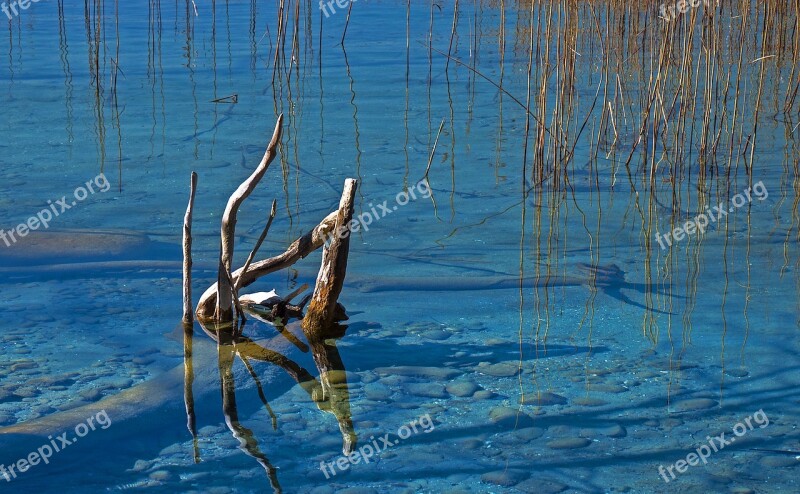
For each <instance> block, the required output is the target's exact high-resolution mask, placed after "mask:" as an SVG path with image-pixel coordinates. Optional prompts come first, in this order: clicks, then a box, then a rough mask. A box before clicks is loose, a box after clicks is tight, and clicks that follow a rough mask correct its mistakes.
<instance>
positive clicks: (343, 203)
mask: <svg viewBox="0 0 800 494" xmlns="http://www.w3.org/2000/svg"><path fill="white" fill-rule="evenodd" d="M357 184H358V182H357V181H356V180H353V179H352V178H349V179H347V180H345V183H344V191H343V192H342V198H341V200H340V201H339V211H337V213H336V224H335V226H334V234H333V235H331V242H330V245H328V246H326V247H325V249H324V251H323V254H322V264H321V266H320V269H319V274H318V275H317V284H316V286H315V287H314V295H313V296H312V297H311V304H309V306H308V313H307V314H306V316H305V318H304V319H303V332H304V333H305V334H306V337H308V338H309V339H312V337H314V336H324V335H325V333H326V331H327V330H328V328H330V327H331V326H332V325H333V323H334V322H335V321H336V320H342V319H344V318H346V316H344V317H342V316H343V315H342V312H343V311H341V310H337V304H338V300H339V294H340V293H341V292H342V286H343V285H344V278H345V275H346V273H347V255H348V252H349V249H350V222H351V220H352V219H353V200H354V199H355V195H356V187H357Z"/></svg>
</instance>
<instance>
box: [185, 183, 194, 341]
mask: <svg viewBox="0 0 800 494" xmlns="http://www.w3.org/2000/svg"><path fill="white" fill-rule="evenodd" d="M196 192H197V173H195V172H192V178H191V181H190V186H189V205H188V206H187V207H186V215H185V216H184V217H183V324H184V325H185V326H191V325H192V323H193V322H194V313H193V312H192V211H193V210H194V196H195V193H196Z"/></svg>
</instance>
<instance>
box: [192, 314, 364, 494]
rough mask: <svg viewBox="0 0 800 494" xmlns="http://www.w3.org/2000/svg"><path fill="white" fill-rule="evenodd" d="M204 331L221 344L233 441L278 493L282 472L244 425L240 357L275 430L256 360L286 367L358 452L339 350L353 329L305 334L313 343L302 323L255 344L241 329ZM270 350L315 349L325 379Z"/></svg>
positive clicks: (197, 456)
mask: <svg viewBox="0 0 800 494" xmlns="http://www.w3.org/2000/svg"><path fill="white" fill-rule="evenodd" d="M251 315H252V314H251ZM200 327H201V328H202V329H203V331H204V332H205V333H206V335H208V336H209V337H210V338H211V339H213V340H214V341H215V342H217V357H218V361H217V364H218V367H219V376H220V386H221V392H222V411H223V415H224V417H225V423H226V424H227V426H228V428H229V429H230V431H231V433H232V435H233V437H234V438H235V439H236V440H237V441H238V442H239V448H240V449H241V450H242V451H244V452H245V453H246V454H247V455H249V456H251V457H252V458H254V459H255V460H256V461H257V462H258V463H259V464H260V465H261V466H262V467H263V468H264V470H265V472H266V473H267V477H268V479H269V482H270V485H271V487H272V489H273V491H274V492H276V493H278V492H282V490H281V486H280V484H279V482H278V478H277V470H276V468H275V467H274V466H273V465H272V463H271V462H270V460H269V458H267V456H266V454H265V453H264V452H263V451H262V450H261V448H260V447H259V443H258V440H257V439H256V437H255V435H254V433H253V431H252V430H251V429H249V428H247V427H245V426H244V425H242V423H241V422H240V420H239V416H238V410H237V404H236V384H237V383H236V375H235V373H234V371H233V366H234V362H235V360H236V357H239V359H240V360H241V362H242V364H243V365H244V367H245V368H246V369H247V372H248V373H249V375H250V376H251V377H252V378H253V380H254V382H255V384H256V389H257V391H258V396H259V399H260V400H261V402H262V403H263V404H264V406H265V408H266V410H267V413H268V414H269V416H270V419H271V422H272V424H271V425H272V427H273V429H277V427H278V416H277V415H276V414H275V412H274V411H273V410H272V408H271V407H270V405H269V403H268V401H267V398H266V394H265V393H264V388H263V386H262V381H261V379H259V376H258V373H257V372H256V370H255V369H254V368H253V365H252V363H251V362H252V361H253V360H256V361H260V362H267V363H270V364H273V365H276V366H278V367H280V368H281V369H283V371H285V372H286V373H287V374H288V375H289V376H290V377H291V378H292V380H294V381H295V382H296V383H297V384H299V385H300V386H301V387H302V388H303V389H304V390H305V391H306V392H307V393H308V395H309V397H310V398H311V400H312V401H313V402H314V403H315V404H316V405H317V407H318V408H319V409H320V410H321V411H323V412H328V413H331V414H333V415H334V416H335V417H336V420H337V422H338V424H339V430H340V432H341V434H342V441H343V446H342V450H343V452H344V453H345V454H350V453H351V452H352V451H353V450H354V449H355V446H356V442H357V436H356V433H355V430H354V428H353V421H352V418H351V412H350V392H349V389H348V384H347V378H346V372H345V367H344V363H343V361H342V358H341V355H340V354H339V351H338V349H337V348H336V340H337V339H338V338H341V337H342V336H344V333H345V331H346V329H347V327H346V326H342V325H338V324H336V325H334V326H332V327H331V329H330V330H329V331H326V332H325V334H324V335H314V334H311V333H310V332H304V333H305V338H306V340H307V341H308V345H306V344H305V343H303V342H301V341H299V339H298V336H299V333H300V330H299V327H298V326H297V325H296V324H292V325H290V326H288V327H281V328H280V331H279V333H278V335H277V336H276V337H274V338H272V339H268V340H263V341H255V340H253V339H251V338H249V337H247V336H244V335H243V334H241V333H240V332H239V331H232V330H231V326H230V325H228V326H226V327H223V328H222V329H220V328H216V327H213V326H210V325H203V324H201V325H200ZM295 333H298V334H295ZM192 338H193V332H192V328H191V327H189V328H187V329H186V331H185V332H184V366H185V372H184V376H185V381H184V400H185V402H186V413H187V426H188V429H189V431H190V433H191V434H192V437H193V444H194V455H195V461H199V459H200V454H199V450H198V446H197V425H196V420H195V412H194V400H193V393H192V382H193V379H194V377H193V376H194V362H193V358H192V345H193V343H192ZM287 343H288V344H287ZM269 347H273V348H275V347H279V348H280V349H281V350H282V351H288V350H290V349H292V348H294V349H299V350H300V351H302V352H304V353H305V352H308V351H309V349H310V351H311V355H312V357H313V360H314V363H315V366H316V367H317V371H318V372H319V379H317V378H315V377H314V376H313V375H312V374H311V373H310V372H309V371H307V370H306V369H305V368H303V367H302V366H301V365H300V364H298V363H297V362H295V361H294V360H292V359H290V358H288V357H287V356H286V355H284V354H283V353H281V351H277V350H275V349H273V348H269ZM240 384H241V383H240ZM267 384H269V383H267Z"/></svg>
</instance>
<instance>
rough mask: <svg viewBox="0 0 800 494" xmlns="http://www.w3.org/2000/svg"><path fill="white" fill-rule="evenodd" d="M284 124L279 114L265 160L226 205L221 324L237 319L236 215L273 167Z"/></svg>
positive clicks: (219, 297)
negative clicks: (234, 282)
mask: <svg viewBox="0 0 800 494" xmlns="http://www.w3.org/2000/svg"><path fill="white" fill-rule="evenodd" d="M282 127H283V115H280V116H279V117H278V122H277V123H276V124H275V130H274V132H273V133H272V139H271V140H270V142H269V145H268V146H267V151H266V152H265V153H264V157H263V158H262V159H261V163H259V164H258V167H257V168H256V169H255V171H254V172H253V173H252V174H251V175H250V177H248V178H247V180H245V181H244V182H242V184H241V185H240V186H239V188H238V189H236V191H235V192H234V193H233V194H232V195H231V197H230V199H228V205H227V206H226V207H225V213H224V214H223V215H222V225H221V227H220V244H221V248H220V250H221V252H220V266H219V274H218V276H217V284H218V286H219V289H218V290H217V291H218V295H217V307H216V319H217V321H218V322H220V323H225V322H232V321H233V298H234V293H233V286H232V284H231V283H232V277H231V276H230V272H231V263H232V261H233V248H234V233H235V230H236V217H237V215H238V212H239V207H240V206H241V205H242V203H243V202H244V200H245V199H247V197H248V196H250V194H251V193H252V192H253V190H254V189H255V188H256V186H257V185H258V182H260V181H261V179H262V178H263V177H264V174H265V173H266V171H267V168H269V165H270V163H272V160H274V159H275V156H277V154H278V151H277V149H278V143H279V142H280V139H281V130H282Z"/></svg>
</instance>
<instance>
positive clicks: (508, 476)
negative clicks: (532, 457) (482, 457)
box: [481, 470, 530, 487]
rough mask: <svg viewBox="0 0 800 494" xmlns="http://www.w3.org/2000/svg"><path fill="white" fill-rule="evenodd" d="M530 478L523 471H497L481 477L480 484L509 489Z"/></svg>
mask: <svg viewBox="0 0 800 494" xmlns="http://www.w3.org/2000/svg"><path fill="white" fill-rule="evenodd" d="M528 477H530V474H529V473H528V472H526V471H524V470H497V471H494V472H488V473H484V474H483V475H481V482H484V483H487V484H496V485H501V486H503V487H511V486H514V485H517V484H519V483H520V482H522V481H523V480H526V479H527V478H528Z"/></svg>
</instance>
